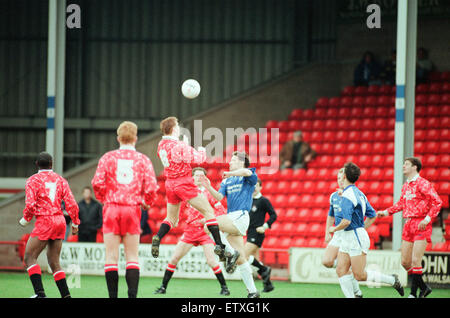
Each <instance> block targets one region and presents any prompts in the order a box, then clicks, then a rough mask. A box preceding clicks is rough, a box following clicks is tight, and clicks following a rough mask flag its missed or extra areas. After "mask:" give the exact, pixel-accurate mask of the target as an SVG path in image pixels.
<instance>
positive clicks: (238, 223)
mask: <svg viewBox="0 0 450 318" xmlns="http://www.w3.org/2000/svg"><path fill="white" fill-rule="evenodd" d="M227 215H228V217H229V218H230V220H231V222H232V223H233V225H234V226H235V227H236V228H237V229H238V231H239V233H241V235H242V236H245V235H246V234H247V229H248V225H249V223H250V217H249V215H248V212H247V211H234V212H230V213H228V214H227Z"/></svg>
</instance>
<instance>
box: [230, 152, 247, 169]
mask: <svg viewBox="0 0 450 318" xmlns="http://www.w3.org/2000/svg"><path fill="white" fill-rule="evenodd" d="M248 167H250V159H249V157H248V154H247V153H245V152H241V151H235V152H233V156H231V160H230V171H233V170H237V169H241V168H248Z"/></svg>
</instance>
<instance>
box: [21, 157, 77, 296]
mask: <svg viewBox="0 0 450 318" xmlns="http://www.w3.org/2000/svg"><path fill="white" fill-rule="evenodd" d="M52 163H53V160H52V156H51V155H50V154H48V153H46V152H41V153H40V154H39V155H38V157H37V160H36V166H37V167H38V168H39V172H38V173H36V174H34V175H32V176H31V177H30V178H28V180H27V182H26V186H25V209H24V210H23V218H22V219H21V220H20V222H19V223H20V225H22V226H25V225H27V224H28V223H29V222H30V221H31V220H32V218H33V216H35V217H36V223H35V225H34V229H33V231H32V232H31V234H30V238H29V240H28V242H27V246H26V249H25V257H24V261H25V264H26V266H27V271H28V275H29V276H30V280H31V283H32V285H33V288H34V292H35V294H36V295H35V297H37V298H42V297H45V292H44V287H43V285H42V279H41V268H40V267H39V265H38V264H37V258H38V256H39V254H41V252H42V251H43V250H44V248H45V247H47V260H48V264H49V265H50V268H51V269H52V272H53V277H54V279H55V282H56V285H57V286H58V289H59V292H60V294H61V297H62V298H70V292H69V288H68V287H67V282H66V275H65V273H64V271H63V270H62V268H61V265H60V264H59V256H60V253H61V246H62V241H63V239H64V237H65V234H66V220H65V218H64V214H63V211H62V210H61V201H63V200H64V203H65V206H66V211H67V213H68V214H69V216H70V218H71V219H72V233H73V234H76V233H77V232H78V225H79V224H80V220H79V218H78V204H77V202H76V201H75V198H74V197H73V194H72V191H71V190H70V188H69V184H68V183H67V181H66V179H64V178H63V177H61V176H60V175H58V174H57V173H55V172H53V171H52Z"/></svg>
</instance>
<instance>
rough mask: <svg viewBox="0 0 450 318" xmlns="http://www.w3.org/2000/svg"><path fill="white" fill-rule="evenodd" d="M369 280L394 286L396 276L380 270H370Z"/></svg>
mask: <svg viewBox="0 0 450 318" xmlns="http://www.w3.org/2000/svg"><path fill="white" fill-rule="evenodd" d="M367 281H368V282H374V283H384V284H388V285H391V286H392V285H394V283H395V278H394V276H391V275H386V274H383V273H380V272H376V271H371V270H368V271H367Z"/></svg>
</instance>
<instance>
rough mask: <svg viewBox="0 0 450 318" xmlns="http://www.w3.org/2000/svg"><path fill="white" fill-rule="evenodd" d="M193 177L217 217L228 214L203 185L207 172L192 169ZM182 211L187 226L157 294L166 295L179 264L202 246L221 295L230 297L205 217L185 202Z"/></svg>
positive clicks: (199, 168)
mask: <svg viewBox="0 0 450 318" xmlns="http://www.w3.org/2000/svg"><path fill="white" fill-rule="evenodd" d="M192 175H193V177H194V182H195V184H196V185H197V186H198V187H199V189H200V191H201V193H203V195H205V196H206V198H207V199H208V202H209V203H210V204H211V205H212V206H213V207H214V210H215V212H216V215H221V214H226V213H227V212H226V210H225V208H224V207H223V205H222V204H221V203H220V202H217V201H216V199H214V198H213V197H212V195H211V194H210V193H209V192H208V191H205V188H204V187H202V185H201V182H200V177H201V176H206V170H205V169H203V168H201V167H196V168H194V169H192ZM180 210H181V211H180V212H184V213H185V214H186V215H187V219H186V224H187V226H186V228H185V229H184V233H183V235H182V236H181V239H180V241H179V242H178V244H177V246H176V247H175V251H174V253H173V255H172V259H171V260H170V263H169V264H167V268H166V271H165V272H164V278H163V281H162V285H161V287H159V288H158V289H157V290H156V291H155V294H165V293H166V289H167V285H168V284H169V281H170V279H171V278H172V275H173V273H174V272H175V269H176V267H177V264H178V262H179V261H180V260H181V259H182V258H183V257H184V256H185V255H186V254H187V253H188V252H189V251H190V250H191V248H192V247H193V246H198V245H201V246H202V247H203V252H204V253H205V257H206V262H207V263H208V265H209V266H210V267H211V269H212V270H213V272H214V274H215V275H216V277H217V280H218V281H219V283H220V287H221V290H220V294H221V295H225V296H228V295H230V291H229V290H228V287H227V284H226V282H225V278H224V276H223V273H222V269H221V268H220V265H219V263H218V262H217V261H216V258H215V255H214V241H213V240H212V239H211V237H210V236H209V235H208V234H207V233H206V232H205V231H204V230H203V226H204V221H205V219H204V217H203V215H201V214H200V213H199V212H198V211H197V210H195V209H194V208H193V207H192V206H190V205H189V203H187V202H183V205H182V206H181V209H180Z"/></svg>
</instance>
